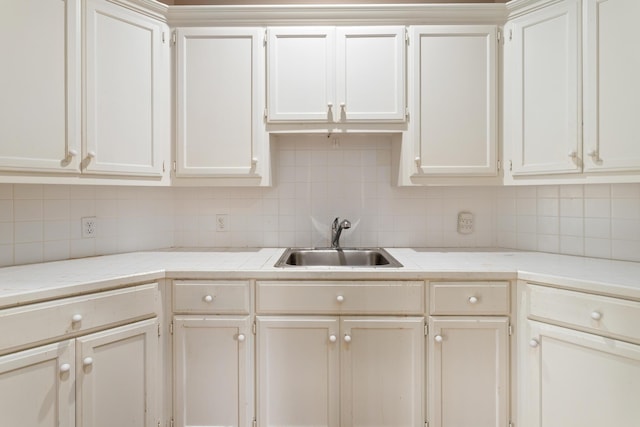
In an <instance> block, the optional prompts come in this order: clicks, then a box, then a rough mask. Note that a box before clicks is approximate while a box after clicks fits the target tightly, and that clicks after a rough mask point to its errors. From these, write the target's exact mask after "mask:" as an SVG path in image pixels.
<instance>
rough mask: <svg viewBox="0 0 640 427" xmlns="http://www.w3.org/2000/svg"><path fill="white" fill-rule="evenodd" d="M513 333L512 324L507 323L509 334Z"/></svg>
mask: <svg viewBox="0 0 640 427" xmlns="http://www.w3.org/2000/svg"><path fill="white" fill-rule="evenodd" d="M511 335H513V326H512V325H509V336H511Z"/></svg>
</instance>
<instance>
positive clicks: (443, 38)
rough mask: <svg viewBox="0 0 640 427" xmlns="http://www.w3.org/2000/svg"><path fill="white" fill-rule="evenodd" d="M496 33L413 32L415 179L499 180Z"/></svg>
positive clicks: (460, 29) (489, 29)
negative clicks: (494, 177)
mask: <svg viewBox="0 0 640 427" xmlns="http://www.w3.org/2000/svg"><path fill="white" fill-rule="evenodd" d="M497 33H498V30H497V27H496V26H438V25H431V26H415V27H411V31H410V41H411V55H410V61H409V75H410V76H411V81H410V87H411V88H412V90H411V91H410V96H409V97H410V100H411V102H410V106H411V111H412V118H411V125H410V126H411V135H410V136H409V139H410V140H412V141H413V142H412V144H413V146H414V147H415V148H414V153H413V154H414V155H413V156H410V157H411V158H410V159H409V163H411V162H415V164H414V165H410V167H409V170H413V171H415V172H414V174H416V172H417V175H418V176H496V175H497V173H498V172H497V160H498V154H497V153H498V132H497V129H498V104H497V95H498V89H497V88H498V80H497V78H498V72H497V67H498V59H497V58H498V56H497V47H498V41H497ZM409 142H411V141H409Z"/></svg>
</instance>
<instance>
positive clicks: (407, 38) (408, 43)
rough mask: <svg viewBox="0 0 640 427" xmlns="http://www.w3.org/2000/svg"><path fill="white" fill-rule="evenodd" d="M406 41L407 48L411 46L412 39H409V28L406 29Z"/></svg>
mask: <svg viewBox="0 0 640 427" xmlns="http://www.w3.org/2000/svg"><path fill="white" fill-rule="evenodd" d="M404 41H405V43H406V44H407V46H409V45H410V44H411V42H410V39H409V29H407V28H405V29H404Z"/></svg>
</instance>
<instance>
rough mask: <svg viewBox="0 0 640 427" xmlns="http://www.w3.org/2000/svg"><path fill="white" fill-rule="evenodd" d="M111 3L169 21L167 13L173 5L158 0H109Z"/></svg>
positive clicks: (159, 19) (162, 20)
mask: <svg viewBox="0 0 640 427" xmlns="http://www.w3.org/2000/svg"><path fill="white" fill-rule="evenodd" d="M107 1H109V2H111V3H114V4H117V5H119V6H122V7H125V8H127V9H130V10H133V11H134V12H137V13H140V14H142V15H145V16H148V17H149V18H153V19H157V20H158V21H161V22H165V23H166V22H167V15H168V13H169V9H170V8H171V7H172V6H168V5H166V4H164V3H160V2H159V1H156V0H107Z"/></svg>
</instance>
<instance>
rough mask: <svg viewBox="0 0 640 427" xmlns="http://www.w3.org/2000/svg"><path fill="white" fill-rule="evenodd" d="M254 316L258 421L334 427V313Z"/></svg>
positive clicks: (270, 425) (272, 425) (263, 426)
mask: <svg viewBox="0 0 640 427" xmlns="http://www.w3.org/2000/svg"><path fill="white" fill-rule="evenodd" d="M256 320H257V328H258V331H257V363H258V365H257V370H258V371H257V399H258V401H257V408H258V423H259V426H260V427H276V426H315V427H321V426H326V427H338V426H339V418H338V410H339V409H338V408H339V402H340V396H339V394H340V393H339V383H338V373H339V372H338V367H339V351H340V349H339V346H340V342H339V340H338V328H339V323H338V319H337V318H332V317H295V318H294V317H289V318H285V317H260V316H258V317H257V318H256ZM331 336H335V337H336V342H331V339H330V337H331Z"/></svg>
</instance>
